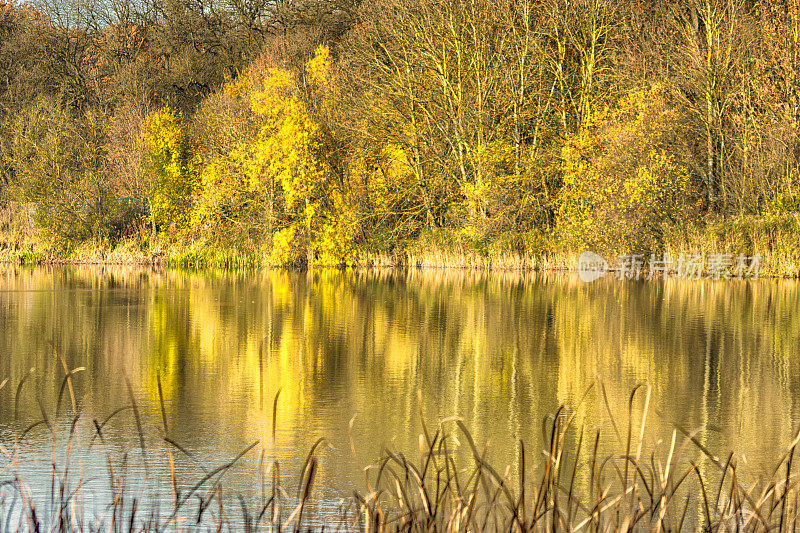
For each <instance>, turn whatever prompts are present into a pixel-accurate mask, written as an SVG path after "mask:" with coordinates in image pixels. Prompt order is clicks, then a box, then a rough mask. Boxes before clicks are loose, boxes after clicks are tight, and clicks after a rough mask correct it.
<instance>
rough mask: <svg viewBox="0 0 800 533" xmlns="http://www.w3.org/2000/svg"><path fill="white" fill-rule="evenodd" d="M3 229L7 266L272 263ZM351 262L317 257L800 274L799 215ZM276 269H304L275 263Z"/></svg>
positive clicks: (361, 251) (372, 255)
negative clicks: (610, 242) (684, 262)
mask: <svg viewBox="0 0 800 533" xmlns="http://www.w3.org/2000/svg"><path fill="white" fill-rule="evenodd" d="M5 227H6V231H3V232H0V261H2V262H13V263H20V264H62V263H66V264H141V265H163V266H170V267H183V268H205V267H208V268H222V269H241V268H262V267H267V266H270V254H269V251H268V250H267V249H266V247H258V246H250V247H249V249H241V248H236V247H226V248H223V247H220V246H218V245H214V244H208V243H203V242H183V241H168V240H164V239H161V238H156V237H152V236H150V235H148V234H147V232H146V231H145V230H143V231H142V232H139V233H135V234H133V235H131V236H128V237H125V238H122V239H120V240H118V241H117V242H114V243H111V242H109V241H94V240H92V241H85V242H82V243H80V244H78V245H64V244H58V243H55V242H53V241H52V240H51V239H48V238H47V237H46V236H44V235H40V234H37V233H36V232H35V231H34V230H31V229H27V230H24V231H23V230H21V229H20V228H19V227H16V228H9V225H6V226H5ZM354 247H355V251H354V253H353V254H352V260H350V261H349V262H346V263H338V264H337V263H330V262H325V260H320V259H316V260H314V259H312V263H311V265H308V266H316V267H341V266H348V267H357V268H358V267H361V268H364V267H367V268H368V267H380V268H437V269H438V268H452V269H471V270H521V271H527V270H542V271H549V270H552V271H561V270H570V269H574V268H575V264H576V262H577V259H578V256H579V255H580V253H581V252H582V251H584V250H592V251H596V252H598V253H600V254H601V255H603V256H604V257H605V258H606V259H607V260H608V261H609V263H610V264H611V265H612V266H613V265H614V264H615V262H616V257H617V256H618V255H621V254H632V253H638V254H642V255H643V257H644V260H645V263H647V261H648V258H649V256H650V254H651V253H655V254H656V255H657V256H661V255H662V254H665V253H666V254H670V255H671V256H672V257H673V259H674V258H677V257H678V256H679V255H680V254H682V253H686V254H705V255H706V256H708V255H710V254H717V253H729V254H733V255H734V256H736V255H738V254H744V255H746V256H748V257H751V256H755V255H756V254H759V255H760V256H761V258H762V260H761V270H760V274H761V275H762V276H772V277H792V278H797V277H800V215H798V214H796V213H788V214H775V215H765V216H760V217H754V216H747V217H735V218H728V219H724V220H718V221H712V222H707V223H705V224H702V225H701V224H695V225H672V226H667V227H664V228H663V229H662V230H661V236H660V244H659V245H658V247H657V248H655V249H652V250H651V249H637V248H634V247H631V248H630V249H627V248H619V247H610V246H607V245H605V244H603V243H602V242H581V243H572V244H569V245H566V244H564V243H563V242H562V241H560V240H559V238H558V237H557V236H556V235H554V234H543V233H540V232H535V233H531V234H505V235H500V236H495V237H493V238H481V239H476V238H475V237H473V236H469V235H466V234H464V233H462V232H457V231H452V230H437V231H427V232H423V233H422V234H421V235H420V236H419V237H418V238H416V239H414V240H410V241H404V242H400V243H396V244H394V245H392V246H391V247H389V248H388V249H376V247H375V246H369V245H361V246H358V245H354ZM272 266H281V267H282V266H297V265H285V264H273V265H272Z"/></svg>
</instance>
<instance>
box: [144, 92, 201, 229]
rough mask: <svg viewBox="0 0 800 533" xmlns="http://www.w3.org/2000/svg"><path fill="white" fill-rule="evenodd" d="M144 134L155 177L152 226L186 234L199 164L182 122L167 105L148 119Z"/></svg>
mask: <svg viewBox="0 0 800 533" xmlns="http://www.w3.org/2000/svg"><path fill="white" fill-rule="evenodd" d="M143 136H144V141H145V144H146V146H147V147H148V156H149V157H148V161H147V167H148V170H149V171H150V173H151V175H152V177H153V183H152V186H151V187H150V195H149V198H148V200H149V203H150V216H151V221H152V224H153V227H154V228H155V227H157V228H160V229H161V230H162V231H164V232H166V231H169V232H171V233H174V234H177V235H181V234H184V233H186V232H187V231H188V230H189V229H190V227H191V224H190V222H191V213H192V205H193V204H192V195H193V193H194V192H195V189H196V188H197V170H196V167H197V164H196V161H194V160H192V159H191V158H190V154H189V149H188V147H187V142H186V135H185V133H184V131H183V126H182V124H181V121H180V119H179V118H178V116H177V114H176V113H175V112H173V111H172V110H171V109H170V108H169V107H165V108H163V109H161V110H159V111H157V112H155V113H153V114H152V115H150V116H149V117H148V118H147V120H146V121H145V125H144V132H143Z"/></svg>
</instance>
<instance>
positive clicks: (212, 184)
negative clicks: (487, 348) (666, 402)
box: [0, 0, 800, 275]
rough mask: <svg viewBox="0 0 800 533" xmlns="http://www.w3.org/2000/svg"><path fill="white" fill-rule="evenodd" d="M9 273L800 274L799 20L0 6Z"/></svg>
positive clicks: (460, 7) (241, 0) (237, 0)
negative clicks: (40, 269) (565, 265)
mask: <svg viewBox="0 0 800 533" xmlns="http://www.w3.org/2000/svg"><path fill="white" fill-rule="evenodd" d="M0 74H2V75H1V76H0V151H1V152H2V165H1V166H0V248H2V252H1V253H2V255H3V256H4V257H6V258H17V259H20V260H25V259H32V260H37V259H39V260H41V259H46V258H72V259H74V260H81V259H86V260H92V259H98V260H126V259H128V260H133V261H136V260H159V258H161V259H163V260H169V259H170V258H172V259H174V260H179V261H180V260H182V261H184V262H190V263H191V262H194V263H202V262H231V261H234V262H235V261H243V262H247V263H253V264H264V263H269V264H273V265H274V264H294V265H307V264H326V265H335V264H354V263H360V264H366V263H370V262H385V263H394V262H406V263H407V262H416V263H418V264H462V265H463V264H472V265H484V266H486V265H490V266H492V265H493V266H536V265H539V266H541V265H545V266H546V265H554V264H559V262H562V261H566V260H567V259H568V258H570V257H572V255H573V254H575V253H579V252H580V251H582V250H584V249H593V250H596V251H598V252H601V253H604V254H612V255H613V254H620V253H642V254H649V253H675V254H677V253H680V252H683V251H693V252H700V253H712V252H730V253H745V254H755V253H760V254H762V255H763V256H764V257H765V266H766V268H767V270H769V271H772V272H775V273H784V274H795V275H796V274H797V273H798V272H800V244H798V239H800V175H798V171H799V170H800V138H798V131H799V130H798V125H799V121H800V0H670V1H666V0H645V1H639V0H372V1H370V2H363V3H362V2H359V1H358V0H300V1H297V0H294V1H293V0H105V1H101V0H41V2H31V3H26V2H11V3H9V2H8V0H0Z"/></svg>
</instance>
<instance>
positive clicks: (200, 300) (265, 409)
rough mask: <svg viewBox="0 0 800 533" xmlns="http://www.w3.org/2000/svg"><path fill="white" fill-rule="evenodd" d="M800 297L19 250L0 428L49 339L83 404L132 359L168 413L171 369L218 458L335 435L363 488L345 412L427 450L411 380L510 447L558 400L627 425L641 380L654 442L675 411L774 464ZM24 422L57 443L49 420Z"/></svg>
mask: <svg viewBox="0 0 800 533" xmlns="http://www.w3.org/2000/svg"><path fill="white" fill-rule="evenodd" d="M798 303H800V285H798V283H797V282H794V281H783V280H762V281H757V282H752V281H729V282H712V281H698V282H687V281H682V280H677V279H670V280H664V281H657V282H656V281H653V282H617V281H616V280H613V279H605V280H600V281H597V282H594V283H591V284H587V283H583V282H581V281H579V280H578V279H577V278H574V277H570V276H542V275H521V274H492V275H483V274H477V273H464V272H444V271H441V272H439V271H426V272H417V271H411V272H395V271H386V272H370V273H366V272H336V271H320V272H309V273H295V272H283V271H269V272H259V273H238V274H233V273H224V272H203V273H186V272H177V271H169V270H146V269H137V268H127V267H103V268H73V267H58V268H46V267H41V268H23V267H17V266H8V265H7V266H2V267H0V353H2V354H3V355H2V356H0V381H2V379H4V378H6V377H8V378H9V380H10V381H9V383H10V384H11V386H8V387H6V388H5V389H4V390H2V391H0V426H2V427H4V428H5V429H6V430H8V428H12V427H14V424H17V423H16V422H14V421H13V418H14V405H13V403H14V387H16V385H17V384H18V383H19V382H20V380H21V379H23V377H24V376H25V375H26V374H28V373H29V371H30V369H31V368H34V369H35V370H34V372H33V374H31V377H30V378H29V380H30V385H31V386H28V387H24V388H23V389H22V395H21V398H20V405H19V411H20V419H23V420H25V419H35V418H37V417H39V416H40V411H41V407H40V406H39V403H38V402H37V400H36V396H37V395H38V396H39V397H40V398H41V402H42V403H43V405H44V406H45V408H46V409H54V407H55V402H56V398H57V396H58V392H59V387H60V385H61V379H62V376H63V372H62V371H61V369H60V365H61V364H60V362H59V361H58V359H57V358H56V357H54V355H53V347H52V346H51V343H52V345H53V346H55V347H56V348H57V349H58V350H59V351H60V352H61V353H62V354H63V356H64V359H65V360H66V362H67V364H68V365H69V366H70V368H74V367H85V368H86V371H85V372H84V373H82V374H80V375H78V376H76V378H75V379H76V386H77V389H78V392H79V396H80V395H85V399H84V400H83V401H84V405H85V406H86V409H87V412H88V413H89V414H91V416H93V417H98V418H101V417H103V416H104V415H106V414H108V413H110V412H112V411H113V410H114V409H116V408H118V407H120V406H121V405H124V404H126V403H127V402H128V399H127V392H126V389H125V385H124V376H127V377H128V379H129V380H130V381H131V383H132V384H133V385H134V388H135V389H136V392H137V394H138V396H139V397H140V398H141V399H143V400H144V403H145V406H144V410H145V412H146V415H147V416H148V417H150V418H151V421H152V423H153V425H156V424H157V423H158V420H160V413H159V412H158V409H157V405H158V403H157V398H158V392H157V376H158V375H160V376H161V380H162V385H163V393H164V396H165V399H166V414H167V419H168V424H169V426H170V428H171V432H172V434H173V436H174V438H175V439H176V440H178V441H179V442H181V443H183V444H184V445H185V446H186V447H187V448H188V449H191V450H193V451H195V452H197V453H198V454H199V455H203V456H208V457H211V458H212V459H214V460H212V461H211V462H215V458H228V457H230V456H231V455H232V454H233V453H234V451H235V450H238V449H241V448H243V447H245V446H246V445H247V444H249V443H250V442H251V441H253V440H254V439H259V440H261V441H262V442H263V443H264V445H265V446H267V447H268V449H269V451H270V453H271V454H273V455H274V456H275V457H277V458H283V460H286V461H289V462H290V464H296V463H297V462H299V461H302V459H303V458H304V457H303V455H304V453H305V451H306V450H307V449H308V448H309V447H310V446H311V445H312V444H313V443H314V441H316V439H317V438H318V437H320V436H324V437H326V438H327V439H328V440H329V442H330V443H331V445H332V448H330V449H329V450H327V451H326V452H325V454H324V457H323V460H322V471H321V473H320V476H321V477H320V478H319V479H320V484H321V486H322V488H323V490H322V492H323V493H324V494H328V495H331V496H334V495H347V494H349V493H350V492H351V491H352V487H353V486H358V487H361V486H362V485H361V476H360V473H359V472H358V470H357V466H356V463H355V461H354V460H353V458H352V457H351V454H350V451H349V446H350V444H349V436H348V426H349V423H350V420H351V419H352V418H353V417H355V421H354V424H353V440H354V442H355V445H356V449H357V452H358V454H359V456H360V457H361V459H362V461H363V462H366V461H367V460H368V459H371V458H374V457H376V456H377V455H378V454H379V453H380V452H381V450H382V449H383V448H384V447H386V446H389V447H392V448H399V449H401V450H406V451H413V450H415V449H416V447H417V438H418V435H419V433H420V430H421V428H420V422H419V409H420V404H419V403H418V391H419V397H420V398H421V407H422V410H423V412H424V415H425V417H426V418H427V419H428V420H429V421H436V420H440V419H442V418H445V417H449V416H453V415H458V416H460V417H462V418H463V419H464V420H465V422H466V423H467V425H468V427H470V428H471V430H472V431H473V432H474V436H475V439H476V441H478V442H484V441H487V440H490V441H491V447H490V450H491V452H490V455H491V456H492V457H493V458H494V459H495V460H496V461H498V462H501V463H503V462H505V463H513V462H514V461H515V458H516V456H517V451H518V450H517V447H518V443H517V442H518V440H519V439H525V441H526V443H528V446H529V449H530V447H531V446H533V447H538V446H541V440H542V437H541V421H542V419H543V417H544V416H545V415H546V414H547V413H550V412H553V411H554V410H555V409H556V408H557V407H558V406H559V405H561V404H568V405H571V406H573V408H577V409H578V410H579V414H580V419H581V420H584V421H585V423H586V426H587V427H595V426H603V427H605V428H606V429H607V430H608V428H611V427H613V426H611V425H610V424H609V421H608V411H609V410H610V411H611V412H612V413H614V414H615V416H619V417H620V418H619V421H618V424H623V423H627V411H628V397H629V394H630V391H631V389H632V388H633V387H634V386H635V385H636V384H637V383H640V382H648V383H650V384H651V385H652V387H653V400H652V404H651V405H652V407H653V412H652V414H651V416H650V418H649V419H648V426H649V428H650V430H649V431H648V445H652V444H653V443H654V442H655V441H656V440H657V439H664V438H668V436H669V435H670V433H671V431H672V428H673V425H674V424H675V423H678V424H680V425H681V426H683V427H685V428H687V429H701V430H703V431H701V433H699V437H698V438H699V439H700V440H701V442H702V443H703V444H705V445H706V446H707V447H709V448H710V449H712V450H719V452H722V451H724V450H733V451H734V452H735V453H736V455H737V457H739V458H740V461H742V462H743V463H745V464H749V465H751V467H752V470H753V471H754V472H758V471H765V470H767V469H768V466H769V465H771V464H772V463H773V462H775V461H776V459H777V458H776V453H777V451H778V450H780V449H782V447H783V446H785V445H786V444H787V443H788V442H789V441H790V440H791V437H792V428H793V426H796V425H797V422H798V409H797V408H798V400H800V392H799V391H800V388H798V380H799V379H800V368H798V365H799V364H800V362H799V361H798V358H797V353H798V348H799V347H800V315H799V314H798V313H797V312H796V311H797V310H798ZM599 383H602V387H601V386H599V385H598V386H595V387H594V388H593V389H592V390H591V392H590V393H589V394H588V395H587V396H586V398H585V400H584V401H583V402H582V403H581V402H580V400H581V398H583V397H584V393H585V392H586V391H587V390H588V389H589V388H590V387H591V386H592V384H599ZM278 391H280V396H279V400H278V403H277V433H276V435H275V439H274V441H273V437H272V409H273V398H274V397H275V395H276V394H277V393H278ZM603 395H605V396H606V398H607V401H608V406H607V405H606V401H605V400H604V399H603ZM637 406H638V404H637ZM637 409H639V408H638V407H637V408H636V409H635V410H634V411H635V413H634V414H635V416H637V418H638V416H639V413H638V412H636V410H637ZM656 413H657V414H656ZM20 424H21V422H20ZM126 425H127V426H128V428H127V429H129V430H132V427H133V426H132V425H133V421H132V419H131V418H130V417H127V418H122V417H120V422H119V423H118V424H117V429H118V430H119V431H120V432H121V433H124V431H125V429H126V428H125V426H126ZM607 436H608V440H607V443H608V444H609V445H613V444H615V438H616V437H615V436H614V433H613V430H609V431H608V435H607ZM32 438H33V439H34V440H35V439H37V438H38V439H41V449H42V450H43V452H42V453H44V454H48V453H50V452H49V449H48V447H47V445H46V442H47V440H48V439H49V438H50V436H49V435H38V436H33V437H32ZM186 468H187V469H189V468H190V466H187V467H186ZM242 483H245V481H242Z"/></svg>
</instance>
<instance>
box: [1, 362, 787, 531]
mask: <svg viewBox="0 0 800 533" xmlns="http://www.w3.org/2000/svg"><path fill="white" fill-rule="evenodd" d="M63 370H64V372H63V373H64V378H63V381H62V382H61V388H60V391H59V393H58V397H57V401H55V402H45V401H43V399H42V398H41V397H39V396H38V394H37V398H38V402H39V407H40V412H41V418H40V419H38V420H25V417H24V416H20V409H19V402H20V395H21V392H22V391H23V389H24V388H25V387H26V380H27V378H28V377H30V375H28V376H27V377H26V378H24V379H22V380H21V381H20V382H19V383H9V382H8V380H4V381H2V382H0V390H2V389H3V388H6V389H7V392H6V395H7V396H9V395H11V394H12V391H14V392H13V398H14V402H13V404H14V407H13V422H9V423H7V424H4V427H3V431H2V433H1V435H2V440H0V525H2V526H3V527H4V528H6V529H30V530H33V531H39V530H50V529H57V530H84V529H85V530H100V529H103V530H105V529H109V530H113V531H164V530H174V529H178V530H181V529H191V530H194V529H203V530H205V529H209V528H215V529H228V530H242V531H254V530H260V529H264V528H270V530H272V529H277V530H294V531H301V530H303V529H306V528H315V529H320V528H333V529H336V530H343V531H385V530H402V531H406V530H407V531H484V530H508V531H540V530H541V531H544V530H547V531H605V530H621V529H629V528H635V529H639V528H647V529H658V530H661V529H662V528H663V529H664V530H668V531H682V530H701V529H702V530H704V531H729V530H731V529H736V530H742V531H765V530H772V529H778V530H784V528H786V529H789V528H792V529H793V528H794V527H796V526H797V522H798V498H800V493H799V492H798V488H797V487H798V474H797V473H796V472H794V470H793V468H792V467H793V463H794V455H795V451H796V447H797V445H798V441H800V435H798V436H797V437H796V438H795V439H794V440H793V441H792V442H791V443H788V449H787V451H786V453H785V454H784V455H783V456H782V457H779V458H776V467H775V469H774V471H773V472H771V473H769V474H770V476H768V477H766V478H762V477H759V476H757V475H753V473H748V472H747V463H746V461H743V464H741V465H740V464H738V461H737V459H736V456H735V455H734V454H733V453H731V454H729V455H727V456H725V455H722V456H717V455H714V453H713V452H712V451H711V450H708V449H707V448H706V447H705V446H703V444H702V443H701V440H702V437H698V432H690V431H687V430H686V429H684V428H680V427H677V428H676V429H675V430H674V431H673V432H672V435H671V438H669V439H667V441H662V440H659V441H658V442H656V443H655V444H653V443H651V442H650V441H649V439H648V429H647V419H648V414H649V410H650V400H651V391H650V389H649V387H648V386H646V385H643V386H639V387H637V388H636V389H634V390H633V391H632V392H631V394H630V398H629V404H628V412H627V413H622V414H612V413H611V412H609V413H608V414H609V417H610V418H609V421H610V427H607V428H605V429H602V430H601V429H600V428H597V429H592V428H587V427H585V425H584V423H583V422H581V420H580V407H581V406H580V403H579V404H578V405H574V406H563V407H561V408H560V409H559V410H558V411H557V412H556V413H554V414H553V415H551V416H550V417H548V419H545V420H544V423H543V425H542V428H541V429H542V442H543V443H544V444H545V448H544V449H543V450H541V451H540V452H537V451H535V450H533V449H531V448H528V447H526V445H525V443H524V441H523V440H520V441H519V446H518V449H519V456H518V458H516V460H515V464H513V465H508V466H505V467H502V466H501V465H499V464H494V465H493V464H492V461H490V460H489V457H490V455H491V448H490V446H489V443H488V442H487V443H476V442H475V441H474V439H473V437H472V435H471V434H470V432H469V430H468V429H467V427H466V426H465V425H464V423H463V422H462V421H461V420H460V419H457V418H454V419H449V420H444V421H441V422H440V423H439V424H438V426H435V427H427V426H426V425H425V423H424V422H423V423H422V430H423V432H422V434H421V435H420V436H419V450H418V452H419V454H418V455H417V454H416V452H414V453H412V454H410V456H407V455H405V454H404V453H402V452H401V451H397V450H389V451H387V452H386V453H385V456H384V457H383V458H380V459H377V460H375V461H374V462H372V463H369V464H367V465H366V468H363V467H362V466H361V464H360V460H359V458H358V457H355V444H354V443H352V439H353V437H352V435H351V437H350V438H351V448H352V451H353V455H354V457H353V458H354V460H355V462H356V463H357V464H359V468H362V469H363V474H364V475H363V483H364V486H363V487H362V488H361V489H360V490H355V492H354V495H353V496H352V497H350V498H347V499H343V500H341V501H340V502H339V503H338V504H335V503H334V502H332V501H320V500H319V499H318V498H317V497H316V496H315V493H314V490H315V485H314V482H315V479H316V476H317V474H318V472H319V470H320V469H323V468H324V457H323V456H324V455H325V445H324V444H325V440H324V439H320V440H319V441H317V443H316V444H315V445H314V446H313V447H312V449H311V450H310V451H309V452H308V455H307V457H306V458H305V461H303V462H301V463H300V464H301V467H300V469H299V472H298V475H297V476H287V475H286V473H285V471H282V470H281V466H280V464H279V462H278V461H277V460H275V459H273V458H272V457H271V452H270V444H269V442H260V441H256V442H253V443H252V444H250V445H249V446H247V447H245V448H244V449H243V450H241V451H240V452H238V453H237V452H231V457H226V458H220V463H221V464H206V463H205V460H204V459H201V458H198V457H196V456H195V455H194V454H193V453H192V451H191V449H186V448H184V447H183V446H182V445H181V444H180V443H178V442H176V441H175V440H174V439H173V438H171V437H170V422H168V417H167V415H166V410H165V409H166V408H165V403H164V399H163V398H164V397H163V395H162V387H161V381H160V379H159V380H157V391H158V395H157V398H155V399H154V401H155V404H154V405H152V406H151V407H153V408H154V410H155V411H156V412H160V422H159V423H158V424H149V423H148V419H147V418H146V414H145V413H148V408H147V407H148V406H146V405H142V404H140V403H137V399H136V396H135V394H134V392H133V388H132V386H131V384H130V382H126V383H127V389H128V397H129V403H128V404H126V405H124V406H122V407H120V408H119V409H117V410H115V411H114V412H113V413H111V414H110V415H108V416H107V417H104V418H93V419H91V421H89V419H90V418H91V416H90V415H87V414H85V413H84V412H82V411H83V410H82V406H81V403H80V402H81V400H80V396H79V391H78V387H77V384H76V383H75V378H76V376H78V375H79V374H80V373H81V372H82V370H83V369H82V368H77V369H72V370H68V369H67V367H66V366H64V367H63ZM27 386H28V387H30V386H31V385H30V384H28V385H27ZM76 391H77V392H76ZM593 392H596V393H597V394H600V395H604V394H605V390H604V389H603V387H602V385H599V386H598V390H597V391H587V393H586V394H589V393H593ZM584 399H585V396H584ZM279 400H280V392H278V394H277V395H276V396H275V398H274V408H273V420H272V428H273V429H272V435H273V437H272V439H273V440H274V438H275V437H274V435H275V427H276V419H275V416H276V415H275V413H276V412H277V405H278V402H279ZM421 402H422V400H421V399H420V406H419V408H420V414H422V410H423V408H422V403H421ZM46 406H47V407H46ZM150 411H152V410H150ZM9 412H10V411H9ZM122 417H129V418H131V420H132V421H133V423H128V424H127V427H130V428H136V431H135V432H134V433H133V434H131V435H127V436H125V435H121V432H120V427H121V425H120V421H119V419H120V418H122ZM151 426H153V427H151ZM123 431H124V430H123ZM615 437H616V440H615ZM42 438H44V439H45V441H46V440H47V439H52V447H53V452H52V457H53V459H52V462H51V463H47V464H44V465H38V466H37V465H36V462H35V461H33V462H32V461H31V459H30V457H28V456H27V453H26V450H27V448H28V447H29V446H31V444H30V442H31V441H32V440H36V441H37V442H39V441H41V440H42ZM604 439H605V440H612V441H614V440H615V444H612V449H613V450H614V451H613V453H611V454H608V455H606V454H605V453H604V451H603V450H604V449H605V448H606V446H605V444H601V441H603V440H604ZM93 449H94V452H95V454H94V455H92V450H93ZM248 460H249V462H250V463H251V464H252V465H255V466H254V467H251V468H240V466H241V464H242V463H245V462H247V461H248ZM187 462H188V463H189V464H190V467H188V468H187V467H186V466H185V463H187ZM95 463H96V464H95ZM177 465H180V468H178V466H177ZM232 472H236V475H237V476H239V477H240V478H241V477H242V476H245V475H250V476H252V483H249V484H248V486H249V487H250V491H249V492H248V493H239V494H236V493H231V491H230V489H228V490H227V491H225V490H223V487H225V486H229V485H228V483H229V482H230V484H232V485H234V486H235V487H237V486H239V485H237V484H236V483H234V482H233V481H229V480H231V478H232V477H233V476H234V474H233V473H232ZM282 472H283V473H282ZM240 483H241V481H240Z"/></svg>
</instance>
